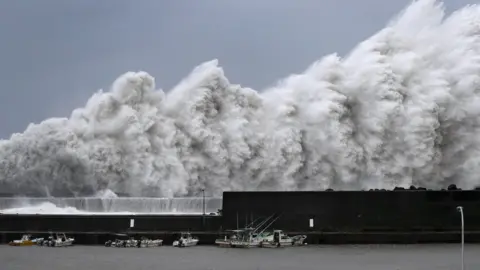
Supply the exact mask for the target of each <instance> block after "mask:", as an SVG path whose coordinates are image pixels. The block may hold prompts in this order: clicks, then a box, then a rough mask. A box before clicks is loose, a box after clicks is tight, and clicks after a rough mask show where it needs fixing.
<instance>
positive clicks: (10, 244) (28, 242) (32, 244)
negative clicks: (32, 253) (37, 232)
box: [8, 241, 36, 247]
mask: <svg viewBox="0 0 480 270" xmlns="http://www.w3.org/2000/svg"><path fill="white" fill-rule="evenodd" d="M35 244H36V243H35V242H33V241H25V242H10V243H8V245H9V246H13V247H23V246H34V245H35Z"/></svg>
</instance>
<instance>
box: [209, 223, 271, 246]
mask: <svg viewBox="0 0 480 270" xmlns="http://www.w3.org/2000/svg"><path fill="white" fill-rule="evenodd" d="M227 232H230V233H229V235H228V236H225V237H224V238H223V239H221V238H220V239H216V240H215V244H217V245H219V246H220V247H232V248H251V247H259V246H260V243H261V242H262V240H263V238H262V235H261V234H256V233H253V232H254V229H252V228H246V229H239V230H229V231H227Z"/></svg>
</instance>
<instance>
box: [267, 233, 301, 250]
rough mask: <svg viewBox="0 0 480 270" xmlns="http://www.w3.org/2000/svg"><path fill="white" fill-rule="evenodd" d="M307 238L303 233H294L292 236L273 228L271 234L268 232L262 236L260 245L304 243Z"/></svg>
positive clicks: (294, 244)
mask: <svg viewBox="0 0 480 270" xmlns="http://www.w3.org/2000/svg"><path fill="white" fill-rule="evenodd" d="M306 238H307V236H305V235H296V236H293V237H290V236H288V235H287V234H285V233H283V231H282V230H274V231H273V233H272V234H269V235H267V236H265V237H264V238H263V241H262V243H261V245H260V246H261V247H266V248H269V247H290V246H301V245H304V241H305V239H306Z"/></svg>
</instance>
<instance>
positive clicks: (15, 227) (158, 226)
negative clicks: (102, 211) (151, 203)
mask: <svg viewBox="0 0 480 270" xmlns="http://www.w3.org/2000/svg"><path fill="white" fill-rule="evenodd" d="M131 218H133V219H134V220H135V224H134V228H133V230H135V231H171V232H181V231H218V230H220V228H221V217H218V216H205V221H204V220H203V217H202V216H138V215H137V216H115V215H111V216H110V215H104V216H81V215H80V216H79V215H0V231H65V232H124V231H126V230H127V229H128V228H129V227H130V219H131Z"/></svg>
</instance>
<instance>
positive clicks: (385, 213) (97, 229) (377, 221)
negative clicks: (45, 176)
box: [0, 190, 480, 244]
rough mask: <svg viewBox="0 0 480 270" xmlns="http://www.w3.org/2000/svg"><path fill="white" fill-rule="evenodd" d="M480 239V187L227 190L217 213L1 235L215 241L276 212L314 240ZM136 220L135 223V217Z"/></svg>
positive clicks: (91, 220)
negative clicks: (186, 233)
mask: <svg viewBox="0 0 480 270" xmlns="http://www.w3.org/2000/svg"><path fill="white" fill-rule="evenodd" d="M459 205H461V206H463V208H464V214H465V216H464V217H465V241H466V242H471V243H473V242H475V243H480V191H478V190H468V191H460V190H453V191H446V190H445V191H425V190H397V191H339V192H335V191H323V192H224V195H223V200H222V211H221V213H222V214H221V215H219V216H211V215H206V216H202V215H148V214H139V215H114V214H111V213H109V214H107V215H23V214H22V215H11V214H7V215H5V214H4V215H1V214H0V237H1V239H0V240H1V241H3V242H6V241H10V240H13V239H15V238H18V237H20V236H21V234H22V233H33V234H40V235H43V236H47V235H48V233H49V232H65V233H68V234H70V235H72V236H75V237H76V239H77V243H79V244H103V243H104V242H105V241H106V240H108V239H111V238H114V236H113V235H112V234H113V233H127V232H128V233H131V234H133V235H136V236H142V235H145V236H150V237H160V238H162V239H164V241H165V243H166V244H169V243H170V242H171V241H173V239H174V238H175V237H176V236H177V235H178V234H179V233H180V232H184V231H189V232H191V233H192V234H194V235H198V236H199V237H200V239H201V242H202V244H213V243H214V240H215V239H216V238H217V237H223V236H222V232H223V231H224V230H226V229H235V228H242V227H244V226H246V225H247V224H250V223H251V222H253V221H258V220H263V219H265V218H266V217H269V216H272V215H273V216H274V217H276V218H277V219H276V220H275V222H274V223H272V226H271V227H270V229H281V230H284V231H285V232H287V233H289V234H291V235H294V234H305V235H307V236H308V238H307V243H311V244H348V243H365V244H375V243H404V244H410V243H452V242H459V241H460V229H461V227H460V224H461V219H460V214H459V212H457V211H456V207H457V206H459ZM132 219H133V220H134V226H133V227H131V226H130V222H131V220H132Z"/></svg>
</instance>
